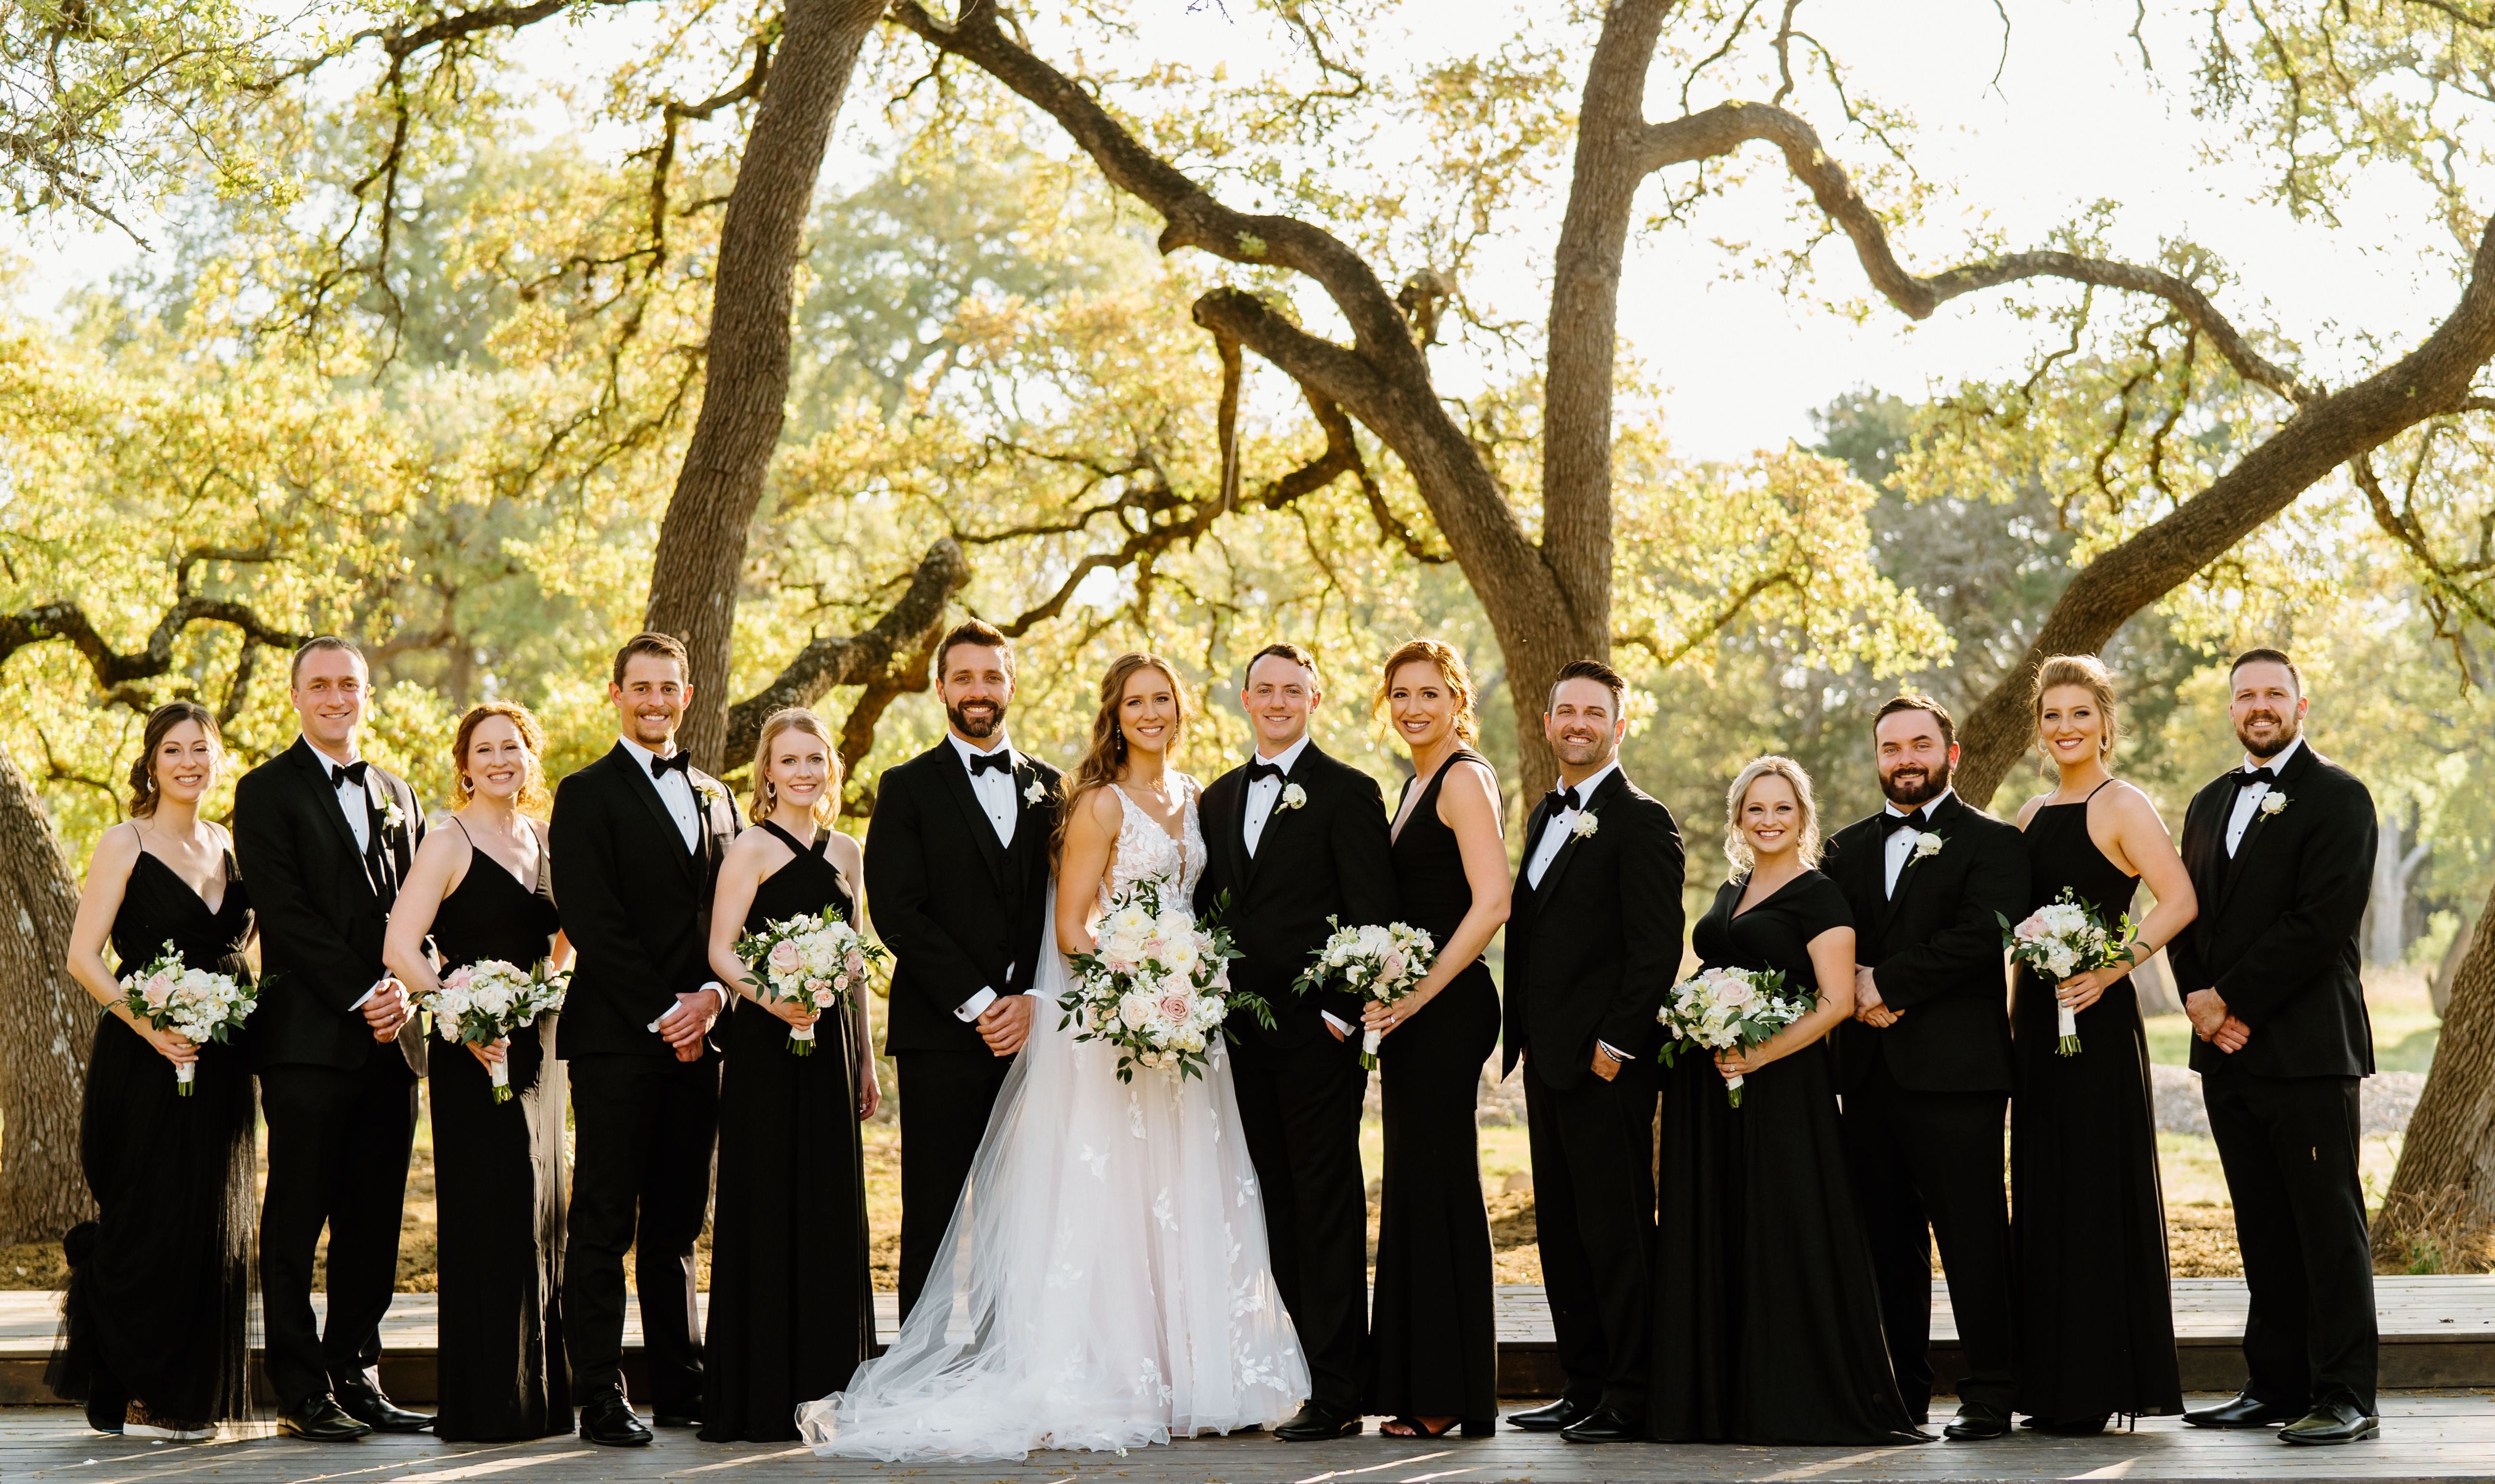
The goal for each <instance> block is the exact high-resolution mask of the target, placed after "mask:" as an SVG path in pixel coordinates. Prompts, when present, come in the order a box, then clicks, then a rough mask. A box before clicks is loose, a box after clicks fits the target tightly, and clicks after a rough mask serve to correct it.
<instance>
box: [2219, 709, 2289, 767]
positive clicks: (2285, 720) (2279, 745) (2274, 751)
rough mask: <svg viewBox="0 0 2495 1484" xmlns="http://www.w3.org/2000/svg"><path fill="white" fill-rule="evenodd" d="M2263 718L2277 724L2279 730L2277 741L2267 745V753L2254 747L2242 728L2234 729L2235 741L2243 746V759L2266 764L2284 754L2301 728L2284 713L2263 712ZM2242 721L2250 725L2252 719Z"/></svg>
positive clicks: (2247, 718)
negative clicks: (2256, 760) (2255, 760)
mask: <svg viewBox="0 0 2495 1484" xmlns="http://www.w3.org/2000/svg"><path fill="white" fill-rule="evenodd" d="M2263 716H2264V719H2266V720H2268V721H2272V722H2275V723H2277V724H2278V728H2279V729H2278V732H2277V737H2278V740H2277V741H2275V742H2272V743H2271V744H2270V745H2269V749H2268V751H2266V752H2264V751H2263V750H2262V749H2261V748H2259V747H2256V746H2254V745H2253V739H2252V738H2251V737H2248V736H2246V735H2245V734H2244V728H2243V727H2236V728H2235V740H2236V741H2238V742H2241V743H2242V744H2243V745H2244V756H2245V757H2252V758H2256V759H2258V760H2260V761H2262V762H2267V761H2269V760H2270V759H2271V758H2272V757H2277V756H2278V755H2279V754H2281V753H2283V752H2286V751H2287V747H2288V744H2289V743H2291V742H2294V741H2295V737H2296V733H2297V732H2299V731H2301V730H2303V728H2302V727H2299V726H2297V725H2296V720H2295V717H2293V716H2290V715H2288V714H2286V713H2285V712H2278V711H2271V712H2264V713H2263ZM2244 720H2245V721H2246V722H2247V723H2250V722H2251V721H2252V720H2253V718H2251V717H2246V718H2245V719H2244Z"/></svg>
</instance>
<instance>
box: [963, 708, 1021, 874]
mask: <svg viewBox="0 0 2495 1484" xmlns="http://www.w3.org/2000/svg"><path fill="white" fill-rule="evenodd" d="M944 740H945V741H947V742H950V743H952V744H953V751H954V752H956V753H959V754H961V757H962V767H963V768H964V770H966V771H967V770H968V769H969V768H970V759H971V758H973V757H998V756H1002V757H1003V758H1004V759H1005V766H1004V771H1003V772H999V771H997V770H996V769H995V768H990V769H988V770H987V771H986V772H984V773H972V774H970V792H971V793H973V794H975V795H977V797H978V800H979V809H980V812H982V813H984V814H985V815H986V816H987V817H988V822H989V823H990V824H993V825H995V826H996V827H997V844H999V845H1001V846H1003V847H1005V848H1006V849H1007V850H1011V849H1012V848H1013V837H1014V820H1015V819H1016V818H1018V817H1019V815H1020V813H1021V811H1020V810H1018V809H1016V808H1015V807H1014V777H1013V765H1014V763H1015V761H1016V760H1017V759H1016V758H1015V757H1014V750H1013V743H1012V742H1011V741H1010V740H1008V739H1007V738H1006V737H1004V736H1003V735H1002V734H1000V735H999V736H998V737H997V739H996V746H994V747H991V748H988V749H987V750H985V751H984V752H983V751H981V750H980V749H978V748H976V747H973V746H971V745H970V743H968V742H965V741H963V740H962V739H961V738H960V737H957V736H955V735H953V734H952V733H951V732H949V731H948V732H946V733H944Z"/></svg>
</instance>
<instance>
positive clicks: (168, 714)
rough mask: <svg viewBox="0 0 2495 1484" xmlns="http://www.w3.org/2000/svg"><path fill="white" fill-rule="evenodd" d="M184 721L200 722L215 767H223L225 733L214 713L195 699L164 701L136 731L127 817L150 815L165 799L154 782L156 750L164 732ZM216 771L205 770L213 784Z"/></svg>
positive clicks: (159, 787) (163, 741) (162, 740)
mask: <svg viewBox="0 0 2495 1484" xmlns="http://www.w3.org/2000/svg"><path fill="white" fill-rule="evenodd" d="M184 722H197V723H198V724H199V726H200V731H202V732H205V733H206V734H207V738H208V743H209V745H210V746H211V747H212V748H214V749H215V751H216V755H217V767H218V768H222V767H223V766H224V765H225V760H226V739H225V733H224V732H222V731H219V730H218V729H217V718H216V714H215V713H214V712H212V711H210V710H209V709H208V708H207V707H205V706H202V705H200V703H199V702H198V701H195V700H169V701H167V702H166V703H165V704H163V705H161V706H159V707H157V708H156V709H155V710H153V711H150V712H148V713H147V726H146V728H145V729H144V730H143V731H141V732H140V733H139V756H138V757H135V758H133V759H131V763H130V817H131V818H132V819H147V818H149V817H150V816H152V815H154V814H155V813H156V806H157V805H158V804H160V803H162V802H164V798H165V794H164V790H163V788H162V787H161V786H159V785H158V784H157V782H156V749H158V748H160V747H162V746H164V745H165V734H166V733H167V732H169V731H171V730H172V729H173V728H174V727H179V726H181V725H182V724H183V723H184ZM216 777H217V775H216V770H215V769H211V770H210V771H209V773H208V781H209V782H210V783H212V784H213V783H214V782H216Z"/></svg>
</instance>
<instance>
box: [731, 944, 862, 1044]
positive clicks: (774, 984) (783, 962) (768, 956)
mask: <svg viewBox="0 0 2495 1484" xmlns="http://www.w3.org/2000/svg"><path fill="white" fill-rule="evenodd" d="M736 956H737V958H738V959H739V960H741V961H743V962H745V963H748V964H752V965H754V966H755V969H756V971H757V972H758V973H757V975H755V976H749V977H748V978H747V979H746V981H745V982H746V983H748V984H751V985H753V986H754V990H755V994H757V995H762V996H765V997H767V998H769V999H773V1000H785V1001H788V1002H791V1003H793V1004H795V1005H801V1006H803V1007H804V1008H806V1009H810V1010H813V1011H814V1012H816V1014H818V1015H819V1014H822V1013H824V1012H825V1011H827V1010H830V1009H831V1008H833V1007H834V1006H835V1005H839V1004H841V1002H842V1001H844V1000H847V998H848V997H850V996H851V995H863V994H865V993H866V992H867V989H868V987H869V980H868V973H869V971H870V969H871V968H872V966H874V965H876V964H878V963H881V962H882V961H883V946H882V944H880V943H872V942H869V941H868V939H867V936H866V935H865V934H864V933H861V932H859V931H858V930H857V929H856V928H853V927H851V926H849V925H848V924H847V922H845V921H843V920H842V919H841V910H840V909H839V908H837V907H825V908H824V909H823V911H822V913H821V915H819V916H812V917H783V918H782V919H780V920H779V921H777V922H772V923H766V924H764V926H763V929H762V931H761V932H759V933H749V934H747V935H746V936H745V937H743V938H740V939H738V940H737V941H736ZM788 1051H789V1054H790V1055H792V1056H813V1055H814V1054H815V1028H814V1027H813V1026H790V1027H789V1028H788Z"/></svg>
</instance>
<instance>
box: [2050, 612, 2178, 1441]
mask: <svg viewBox="0 0 2495 1484" xmlns="http://www.w3.org/2000/svg"><path fill="white" fill-rule="evenodd" d="M2035 708H2036V735H2037V741H2038V743H2039V745H2040V746H2042V748H2043V749H2044V752H2045V756H2046V757H2048V758H2049V759H2051V761H2052V763H2053V765H2054V766H2055V767H2056V768H2057V769H2059V771H2060V774H2061V781H2060V785H2059V787H2057V788H2054V790H2053V791H2052V792H2050V793H2046V794H2039V795H2038V796H2037V797H2035V798H2033V799H2030V800H2028V802H2027V807H2026V808H2025V809H2023V810H2021V811H2020V812H2019V816H2018V827H2019V828H2020V829H2022V830H2025V831H2026V832H2027V857H2028V860H2029V861H2030V862H2031V863H2032V865H2033V867H2034V883H2033V892H2032V895H2033V896H2034V898H2035V900H2034V901H2033V902H2031V903H2030V904H2029V906H2030V907H2031V908H2037V907H2042V906H2044V905H2045V904H2047V903H2048V902H2051V901H2053V900H2054V899H2055V898H2057V897H2059V896H2060V895H2061V894H2062V892H2063V891H2064V890H2065V889H2066V888H2067V889H2069V890H2070V891H2071V892H2072V894H2073V895H2075V896H2077V897H2078V898H2079V900H2080V901H2082V902H2085V903H2087V904H2088V905H2089V906H2090V907H2093V908H2095V909H2096V910H2097V912H2099V913H2100V914H2101V915H2102V916H2103V917H2104V918H2105V921H2106V925H2107V926H2108V927H2111V926H2113V924H2114V922H2115V920H2116V919H2117V918H2119V917H2121V916H2122V915H2123V913H2124V912H2127V911H2129V909H2130V907H2131V899H2132V894H2133V892H2134V890H2135V889H2136V884H2137V882H2138V881H2140V880H2142V879H2144V880H2146V881H2147V882H2148V887H2149V889H2150V890H2151V891H2154V892H2156V893H2157V906H2156V908H2155V909H2154V910H2153V911H2151V912H2149V914H2148V918H2147V920H2146V921H2144V922H2142V923H2141V924H2140V925H2139V927H2138V928H2137V929H2136V932H2137V935H2138V936H2137V937H2136V938H2135V939H2134V941H2133V942H2132V943H2131V944H2130V946H2129V948H2128V949H2127V950H2126V951H2125V953H2124V954H2123V957H2122V959H2121V961H2120V962H2118V963H2115V964H2113V965H2111V966H2110V967H2108V968H2104V969H2099V970H2096V971H2094V972H2092V973H2088V974H2076V975H2073V976H2072V977H2070V978H2067V979H2064V980H2063V981H2062V982H2061V983H2059V984H2058V985H2052V986H2048V985H2046V984H2045V983H2044V982H2042V981H2041V980H2039V979H2038V978H2037V977H2036V976H2035V974H2034V973H2033V972H2032V971H2030V970H2029V969H2027V968H2026V967H2025V966H2024V965H2021V966H2020V967H2019V970H2018V978H2017V981H2016V983H2015V985H2014V986H2013V989H2012V1000H2011V1014H2010V1024H2011V1036H2012V1041H2013V1044H2014V1048H2015V1053H2016V1056H2017V1065H2018V1096H2016V1097H2015V1098H2012V1099H2011V1114H2010V1187H2011V1206H2012V1210H2013V1212H2014V1213H2015V1217H2014V1220H2013V1221H2012V1222H2011V1247H2012V1252H2013V1255H2014V1260H2015V1261H2016V1262H2017V1264H2018V1285H2017V1286H2018V1295H2019V1323H2018V1342H2019V1353H2018V1402H2017V1407H2018V1410H2019V1411H2021V1412H2024V1413H2026V1414H2027V1425H2028V1426H2029V1427H2032V1428H2035V1429H2036V1430H2037V1431H2039V1432H2046V1433H2058V1434H2064V1435H2068V1436H2073V1437H2084V1436H2086V1435H2088V1434H2092V1433H2095V1432H2097V1431H2099V1430H2100V1429H2102V1428H2103V1427H2104V1426H2105V1424H2106V1419H2107V1418H2108V1417H2109V1416H2110V1415H2112V1414H2113V1413H2116V1412H2121V1413H2125V1414H2128V1415H2132V1416H2162V1415H2166V1414H2170V1413H2173V1412H2179V1411H2181V1410H2182V1409H2183V1394H2182V1386H2181V1382H2180V1380H2179V1378H2178V1376H2177V1374H2176V1363H2175V1356H2174V1315H2173V1312H2172V1307H2171V1304H2170V1300H2169V1288H2168V1283H2167V1266H2166V1198H2165V1193H2164V1191H2163V1190H2162V1189H2161V1187H2160V1185H2159V1181H2158V1173H2157V1126H2156V1120H2155V1117H2154V1115H2153V1112H2152V1108H2151V1103H2150V1097H2149V1084H2148V1043H2147V1039H2146V1036H2144V1034H2143V1033H2142V1031H2141V1024H2140V1000H2139V997H2138V996H2137V995H2136V994H2135V993H2134V992H2133V990H2132V983H2131V971H2132V969H2133V968H2134V967H2136V966H2137V965H2139V964H2141V963H2142V962H2145V961H2146V960H2147V958H2148V956H2149V955H2150V954H2152V953H2155V952H2156V951H2157V950H2158V949H2159V948H2160V947H2162V946H2164V945H2165V944H2166V943H2170V942H2172V940H2173V938H2174V935H2175V934H2177V933H2180V932H2181V931H2183V927H2184V924H2186V923H2188V922H2190V921H2191V920H2192V919H2193V917H2195V916H2196V915H2198V914H2199V912H2200V903H2199V899H2198V898H2197V897H2196V896H2195V895H2194V893H2193V890H2192V875H2191V873H2190V872H2189V871H2187V870H2185V869H2184V866H2183V860H2182V857H2181V856H2179V855H2177V854H2176V853H2175V850H2174V842H2173V841H2172V839H2171V838H2169V837H2168V835H2167V833H2166V823H2165V821H2164V820H2162V819H2159V818H2158V817H2157V808H2156V806H2155V805H2153V804H2151V803H2150V802H2149V800H2148V795H2146V794H2145V793H2142V792H2141V791H2140V790H2139V789H2138V788H2134V787H2132V786H2131V785H2129V784H2126V783H2118V782H2116V781H2115V780H2114V778H2113V776H2112V774H2111V773H2110V772H2109V771H2108V770H2107V767H2106V763H2107V759H2108V758H2110V757H2111V756H2112V755H2113V743H2114V735H2115V725H2114V696H2113V681H2112V678H2111V677H2110V676H2109V675H2108V674H2107V672H2106V667H2105V665H2103V664H2102V663H2100V662H2099V661H2098V660H2097V659H2096V658H2095V657H2093V656H2090V655H2057V656H2055V657H2054V658H2052V659H2049V660H2047V661H2046V662H2045V663H2044V665H2042V666H2040V667H2039V668H2038V670H2037V672H2036V690H2035ZM2057 1001H2058V1002H2059V1003H2060V1004H2062V1005H2069V1006H2071V1008H2073V1009H2075V1010H2077V1011H2078V1012H2079V1015H2078V1024H2079V1053H2078V1054H2077V1055H2075V1056H2067V1057H2065V1056H2061V1055H2058V1054H2056V1053H2057V1048H2058V1045H2059V1042H2060V1036H2059V1034H2058V1031H2057V1028H2056V1016H2055V1014H2054V1008H2055V1003H2056V1002H2057Z"/></svg>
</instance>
